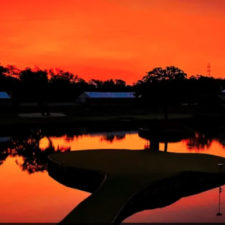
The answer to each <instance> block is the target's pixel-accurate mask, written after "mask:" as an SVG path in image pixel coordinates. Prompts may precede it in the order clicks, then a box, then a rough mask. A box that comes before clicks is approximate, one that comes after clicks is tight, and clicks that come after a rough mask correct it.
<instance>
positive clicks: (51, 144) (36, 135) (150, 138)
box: [0, 129, 225, 173]
mask: <svg viewBox="0 0 225 225" xmlns="http://www.w3.org/2000/svg"><path fill="white" fill-rule="evenodd" d="M57 132H58V133H57V134H56V133H52V132H48V131H46V130H45V131H43V130H30V131H29V132H26V133H25V134H23V135H12V136H11V137H8V136H3V137H0V165H1V164H3V162H4V161H5V160H6V159H7V157H8V156H12V157H15V156H21V157H22V160H19V161H17V164H18V165H19V166H20V168H21V169H22V170H24V171H27V172H28V173H34V172H38V171H44V170H46V169H47V157H48V155H49V154H50V153H53V152H65V151H73V150H84V149H130V150H136V149H150V150H153V151H165V152H167V151H169V152H192V151H196V152H202V153H204V152H206V153H210V154H216V155H219V156H224V155H225V154H224V152H223V151H221V150H222V149H224V148H225V141H224V140H225V132H220V133H219V134H216V135H215V134H208V133H207V132H190V131H186V130H185V131H182V132H181V131H178V132H177V131H176V132H175V131H173V130H169V132H168V133H167V134H165V133H159V131H156V130H155V129H154V130H153V131H151V130H149V129H147V130H143V129H140V130H139V131H129V130H128V131H105V132H96V131H95V132H87V131H86V130H83V131H82V132H83V133H82V132H81V131H79V132H74V133H73V132H69V133H65V131H61V132H60V131H59V130H58V131H57ZM216 143H220V145H221V146H220V147H219V148H218V147H217V149H216V150H214V149H215V147H214V145H215V144H216ZM218 151H220V153H218Z"/></svg>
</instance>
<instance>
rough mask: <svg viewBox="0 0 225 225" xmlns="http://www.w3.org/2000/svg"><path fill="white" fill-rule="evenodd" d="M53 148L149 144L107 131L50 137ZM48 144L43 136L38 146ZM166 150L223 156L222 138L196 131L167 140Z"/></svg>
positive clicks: (135, 136)
mask: <svg viewBox="0 0 225 225" xmlns="http://www.w3.org/2000/svg"><path fill="white" fill-rule="evenodd" d="M50 140H51V142H52V144H53V146H54V148H55V149H57V148H64V149H66V148H70V150H72V151H73V150H86V149H130V150H137V149H144V148H147V147H148V146H149V145H150V142H149V141H148V140H146V139H143V138H141V137H139V135H138V133H137V132H135V131H133V132H107V133H93V134H84V135H80V136H72V137H68V136H66V135H65V136H61V137H50ZM48 145H49V140H48V139H47V138H46V137H44V138H43V139H41V140H40V148H41V149H44V148H46V147H47V146H48ZM159 149H160V150H161V151H163V150H164V143H160V145H159ZM167 151H168V152H177V153H194V152H197V153H205V154H212V155H218V156H222V157H225V145H223V139H222V138H220V139H219V138H217V139H212V138H207V137H206V136H205V135H204V134H202V135H200V134H198V133H196V134H195V135H194V136H193V137H192V138H190V139H186V140H181V141H179V142H174V143H173V142H169V143H168V150H167Z"/></svg>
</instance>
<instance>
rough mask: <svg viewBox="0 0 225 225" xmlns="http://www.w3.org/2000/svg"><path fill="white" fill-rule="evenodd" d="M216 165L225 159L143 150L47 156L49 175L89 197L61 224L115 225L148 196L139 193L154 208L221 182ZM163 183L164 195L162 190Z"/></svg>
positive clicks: (224, 178) (224, 176)
mask: <svg viewBox="0 0 225 225" xmlns="http://www.w3.org/2000/svg"><path fill="white" fill-rule="evenodd" d="M218 163H224V164H225V159H224V158H221V157H216V156H211V155H203V154H178V153H164V152H150V151H146V150H138V151H128V150H117V151H113V150H89V151H80V152H79V151H76V152H70V153H59V154H53V155H50V156H49V174H50V175H51V176H52V177H53V178H55V179H56V180H58V181H59V182H61V183H63V184H65V185H68V186H71V187H75V188H79V189H82V190H86V191H90V192H94V194H92V195H91V196H90V197H89V198H87V199H86V200H85V201H83V202H82V203H81V204H80V205H78V206H77V207H76V208H75V209H74V210H73V211H72V212H71V213H70V214H69V215H68V216H67V217H66V218H65V219H64V220H63V221H62V222H65V223H67V222H70V223H116V222H120V221H121V220H122V218H124V216H123V214H124V215H127V214H129V213H127V212H128V211H129V210H128V208H127V206H128V205H129V204H130V203H131V202H132V201H134V199H135V198H136V196H141V194H140V193H142V192H143V191H144V192H145V193H148V194H147V196H149V195H150V196H151V197H150V198H146V194H145V195H144V196H145V197H144V198H143V199H150V203H152V204H150V205H151V208H154V207H160V206H161V207H162V206H164V205H166V204H169V203H170V204H171V202H173V201H175V200H177V199H179V198H180V197H183V196H187V195H190V194H193V193H198V192H201V191H203V190H207V189H209V188H212V187H216V186H219V185H220V184H223V183H225V173H224V172H225V170H224V168H222V169H221V168H219V166H218ZM171 180H174V181H173V184H172V185H171ZM165 181H169V182H165ZM168 183H170V188H169V190H170V193H168V190H167V189H166V188H165V187H167V185H168ZM176 183H179V185H176ZM162 184H163V185H162ZM97 187H98V188H97ZM153 187H154V188H153ZM160 187H161V189H160ZM162 187H164V189H163V190H164V192H163V191H162ZM147 189H148V191H147V192H146V190H147ZM152 190H154V191H153V192H152ZM160 190H161V191H160ZM177 190H178V191H177ZM179 190H182V191H179ZM162 192H163V193H164V194H163V193H162ZM152 193H154V195H152ZM165 193H167V194H165ZM177 193H180V194H178V195H177ZM168 195H169V196H170V199H172V200H168ZM160 196H161V197H160ZM163 196H164V197H163ZM157 198H158V200H157ZM174 199H175V200H174ZM139 200H140V198H139ZM160 201H161V204H159V202H160ZM165 201H166V202H167V203H165ZM154 202H155V204H154ZM130 205H132V204H130ZM133 205H135V204H133ZM133 208H134V207H133ZM131 211H132V210H131ZM124 212H126V213H124Z"/></svg>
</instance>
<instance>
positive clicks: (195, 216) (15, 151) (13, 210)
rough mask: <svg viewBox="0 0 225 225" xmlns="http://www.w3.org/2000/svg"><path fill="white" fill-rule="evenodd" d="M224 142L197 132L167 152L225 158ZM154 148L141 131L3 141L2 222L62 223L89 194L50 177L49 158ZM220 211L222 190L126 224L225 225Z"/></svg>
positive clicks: (170, 145) (139, 216)
mask: <svg viewBox="0 0 225 225" xmlns="http://www.w3.org/2000/svg"><path fill="white" fill-rule="evenodd" d="M224 139H225V138H224V137H223V135H221V136H219V137H218V138H208V137H207V136H205V135H200V134H198V133H196V134H195V136H194V137H192V139H187V140H181V141H180V142H176V143H168V150H167V151H168V152H178V153H185V152H186V153H187V152H189V153H192V152H198V153H207V154H212V155H218V156H222V157H225V148H224V145H223V144H224ZM149 144H150V143H149V141H148V140H145V139H143V138H140V137H139V135H138V133H137V132H135V131H129V132H126V131H122V132H121V131H118V132H104V133H89V134H83V135H80V136H78V135H69V136H68V135H63V136H60V137H53V136H52V137H46V136H44V135H42V134H40V133H34V134H31V135H30V136H29V137H27V138H21V137H20V138H18V137H10V138H9V137H2V138H0V153H1V155H0V177H1V181H2V182H1V186H0V192H1V193H4V194H2V195H1V201H0V208H1V211H0V222H59V221H60V220H61V219H62V218H63V217H64V216H65V215H66V214H67V213H69V212H70V211H71V210H72V209H73V208H74V207H75V206H76V205H77V204H79V203H80V202H81V201H82V200H84V199H85V198H86V197H87V196H88V195H89V194H88V193H86V192H83V191H79V190H76V189H71V188H68V187H65V186H63V185H61V184H59V183H57V182H56V181H54V180H53V179H52V178H50V177H49V176H48V174H47V172H46V171H45V169H46V165H47V156H48V154H50V153H52V152H56V151H70V150H74V151H76V150H85V149H131V150H135V149H144V148H146V147H148V146H149ZM159 148H160V150H161V151H163V150H164V143H160V145H159ZM21 169H22V170H21ZM23 170H24V171H23ZM25 171H26V172H25ZM40 171H42V172H40ZM27 172H28V173H27ZM224 189H225V187H224ZM223 195H224V193H223V192H222V193H221V201H222V203H221V211H222V212H223V209H224V210H225V198H224V196H223ZM217 209H218V189H213V190H211V191H207V192H205V193H201V194H198V195H195V196H190V197H186V198H182V199H181V200H179V201H178V202H176V203H174V204H172V205H170V206H167V207H165V208H162V209H155V210H151V211H150V210H148V211H143V212H140V213H137V214H135V215H133V216H132V217H130V218H128V219H127V220H126V222H193V221H197V222H225V218H224V216H221V217H216V213H217ZM224 214H225V212H224Z"/></svg>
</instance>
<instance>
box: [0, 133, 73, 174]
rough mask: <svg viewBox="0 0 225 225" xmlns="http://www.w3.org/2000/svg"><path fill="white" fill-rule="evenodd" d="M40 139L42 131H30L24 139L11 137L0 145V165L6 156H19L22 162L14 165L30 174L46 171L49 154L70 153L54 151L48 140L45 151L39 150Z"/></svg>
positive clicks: (22, 137) (61, 150)
mask: <svg viewBox="0 0 225 225" xmlns="http://www.w3.org/2000/svg"><path fill="white" fill-rule="evenodd" d="M42 138H43V134H42V131H41V130H38V131H31V132H30V134H29V135H27V136H26V137H24V136H13V137H12V138H11V139H10V141H7V142H5V143H4V144H2V143H1V145H0V146H1V148H0V163H1V164H2V163H3V161H4V160H6V158H7V157H8V156H12V157H15V156H21V157H22V160H17V161H16V163H17V164H18V165H19V166H20V168H21V169H22V170H24V171H27V172H28V173H30V174H31V173H34V172H39V171H44V170H46V169H47V164H48V160H47V157H48V155H49V154H50V153H53V152H64V151H70V149H69V148H67V149H59V148H58V149H55V148H54V147H53V145H52V141H51V139H50V138H47V140H48V145H47V146H46V147H45V149H40V147H39V142H40V140H41V139H42Z"/></svg>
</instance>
